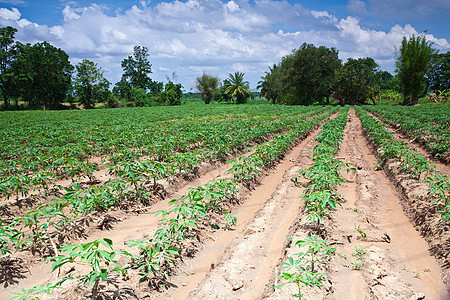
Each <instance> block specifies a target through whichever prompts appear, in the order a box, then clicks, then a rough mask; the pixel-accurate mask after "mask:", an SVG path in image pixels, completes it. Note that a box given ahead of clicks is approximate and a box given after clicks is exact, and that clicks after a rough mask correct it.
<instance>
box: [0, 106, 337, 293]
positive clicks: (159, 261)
mask: <svg viewBox="0 0 450 300" xmlns="http://www.w3.org/2000/svg"><path fill="white" fill-rule="evenodd" d="M334 111H335V110H329V111H326V112H324V113H322V114H320V115H318V116H316V117H314V118H312V119H311V120H302V121H300V122H298V123H296V124H295V125H293V126H292V129H290V130H288V131H286V132H284V133H282V134H279V135H276V136H274V139H273V141H268V142H265V143H263V144H261V145H259V146H257V147H256V148H257V149H255V152H254V154H252V155H254V157H256V156H257V157H258V158H259V159H260V161H261V162H264V164H262V163H259V164H258V168H263V167H264V166H269V165H271V164H273V163H274V162H275V161H276V160H278V159H279V158H280V157H281V155H282V154H283V153H284V152H285V151H287V149H289V148H290V147H291V146H292V145H293V144H294V143H295V142H296V140H297V139H298V138H300V137H304V136H305V135H306V134H307V133H308V132H309V131H310V130H311V129H312V127H314V126H315V125H316V124H317V122H319V121H320V120H322V119H323V118H326V117H327V116H329V115H330V114H331V113H333V112H334ZM255 161H256V159H255ZM242 168H246V167H245V166H238V165H236V164H233V167H232V168H231V169H230V170H229V171H228V172H229V173H232V174H233V178H234V180H231V179H217V180H214V181H211V182H209V183H208V184H206V185H204V186H200V187H196V188H192V189H190V190H189V192H188V193H187V194H186V195H184V196H182V197H180V198H179V199H174V200H171V201H170V203H169V204H170V208H169V209H167V210H163V211H157V212H155V214H157V215H161V216H162V218H161V219H160V224H161V226H160V227H159V229H158V230H157V231H156V232H155V233H154V235H153V237H151V238H148V239H145V240H133V241H129V242H128V245H129V246H130V247H138V250H139V255H133V254H131V253H130V252H128V251H123V250H119V251H114V250H113V241H112V240H109V239H100V240H96V241H94V242H90V243H80V244H66V245H64V246H62V247H60V248H59V251H57V250H55V251H53V253H57V254H58V253H60V255H56V256H55V257H52V258H49V259H50V260H53V261H54V262H53V265H52V269H53V270H58V269H60V268H61V267H62V266H63V265H64V264H66V263H72V262H82V263H85V264H87V265H89V266H90V267H91V269H90V271H89V272H88V273H86V274H84V275H82V276H81V278H79V281H80V282H81V283H83V284H85V285H87V284H92V297H93V298H95V295H96V294H97V292H98V287H99V282H100V281H101V280H107V279H108V278H109V274H111V273H112V272H117V273H121V274H125V273H126V272H128V271H129V270H130V269H137V270H138V272H139V274H140V276H141V280H143V281H148V282H149V284H150V286H153V287H155V288H158V287H160V286H161V285H164V284H165V283H166V282H167V280H168V279H169V276H170V274H171V272H172V270H173V266H174V265H176V264H177V263H178V261H179V260H180V258H181V256H182V251H185V252H188V251H189V249H186V247H188V246H186V243H184V242H185V241H186V240H187V239H190V240H199V239H200V238H199V236H198V234H199V230H200V229H199V228H198V225H199V224H204V223H205V222H211V220H212V219H211V214H212V213H214V214H217V213H218V214H219V215H223V216H224V224H225V227H230V226H232V225H233V224H235V222H236V218H235V217H233V216H232V215H231V214H230V212H229V210H228V209H227V206H228V205H229V204H230V201H232V199H233V198H234V196H235V195H236V193H237V191H238V190H237V186H238V185H239V184H240V182H239V181H240V180H241V179H242V178H241V177H240V176H234V174H235V173H239V174H243V173H245V172H246V171H245V170H243V169H242ZM127 172H128V171H127ZM127 172H124V176H129V173H127ZM126 174H128V175H126ZM77 193H78V192H77V191H76V190H75V189H74V190H73V191H68V193H66V195H65V197H63V199H61V200H64V201H67V203H71V204H70V209H65V210H64V209H63V210H62V211H78V210H80V208H81V207H82V206H83V205H85V204H84V203H86V201H84V200H83V199H82V198H80V197H78V196H76V195H77ZM83 195H84V194H83ZM74 199H75V200H76V201H74ZM80 200H81V201H80ZM55 202H57V201H55ZM76 203H81V204H76ZM77 205H78V206H77ZM45 227H46V229H48V227H49V226H48V225H45ZM2 228H5V227H2ZM47 237H48V235H47ZM101 248H103V249H101ZM119 256H126V257H128V258H129V262H128V263H127V264H126V265H119V263H118V259H117V257H119ZM69 279H72V275H71V274H68V275H67V276H66V277H64V278H63V279H62V280H60V281H58V282H56V283H54V284H48V285H45V286H40V287H35V288H32V289H30V290H22V292H21V293H16V295H17V298H19V297H22V296H28V295H34V294H35V293H50V291H51V290H52V289H54V288H57V287H59V286H60V285H61V284H62V282H64V281H66V280H69Z"/></svg>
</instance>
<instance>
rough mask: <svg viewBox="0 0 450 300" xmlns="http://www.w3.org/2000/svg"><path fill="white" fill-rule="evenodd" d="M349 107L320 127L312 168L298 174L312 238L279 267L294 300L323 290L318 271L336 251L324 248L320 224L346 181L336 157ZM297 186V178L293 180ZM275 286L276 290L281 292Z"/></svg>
mask: <svg viewBox="0 0 450 300" xmlns="http://www.w3.org/2000/svg"><path fill="white" fill-rule="evenodd" d="M348 110H349V107H344V108H342V110H341V112H340V114H339V115H338V116H337V117H336V118H334V119H331V120H329V121H327V122H325V123H324V124H323V126H322V130H321V131H320V132H319V134H318V136H317V137H316V141H317V145H316V146H315V147H314V151H313V165H311V166H310V167H309V168H307V169H302V170H300V171H299V172H298V173H299V175H301V176H302V177H304V178H305V179H307V180H308V185H307V187H306V189H305V190H304V193H303V194H302V196H301V197H302V198H303V200H305V202H306V205H305V213H306V214H307V219H308V220H310V221H311V224H312V226H311V227H312V231H313V232H315V234H314V235H308V236H307V237H306V238H305V239H303V240H298V241H296V242H295V245H296V246H298V247H299V252H298V253H295V254H294V255H293V256H289V257H288V260H287V262H283V263H282V267H281V269H282V270H283V271H282V273H281V275H280V277H281V278H283V279H284V280H286V282H290V283H295V284H296V285H297V288H298V293H297V294H296V295H294V296H296V297H298V298H299V299H302V297H303V294H302V288H303V286H306V287H313V286H319V287H320V286H322V285H323V281H324V280H325V278H326V275H325V273H324V272H323V271H321V270H323V268H321V266H322V265H324V264H326V261H327V259H328V258H329V257H330V256H331V255H333V254H334V253H335V251H336V248H332V247H330V246H328V245H327V241H326V239H321V238H320V236H321V235H323V228H322V226H321V221H322V220H323V219H324V218H326V217H328V216H329V215H330V214H331V213H333V212H334V210H335V208H336V206H337V205H340V202H339V200H340V198H341V196H340V195H339V194H338V192H337V190H336V187H337V186H338V185H342V183H343V182H344V181H345V180H344V179H343V178H342V176H341V169H342V168H343V167H345V168H347V171H349V170H350V169H349V167H350V165H349V164H346V163H344V162H342V161H341V160H339V159H337V158H336V157H335V156H336V154H337V153H338V152H339V145H340V144H341V142H342V140H343V137H344V128H345V126H346V124H347V115H348ZM294 181H296V182H297V178H294ZM283 284H284V283H282V284H281V285H280V286H276V287H275V288H280V287H281V286H282V285H283Z"/></svg>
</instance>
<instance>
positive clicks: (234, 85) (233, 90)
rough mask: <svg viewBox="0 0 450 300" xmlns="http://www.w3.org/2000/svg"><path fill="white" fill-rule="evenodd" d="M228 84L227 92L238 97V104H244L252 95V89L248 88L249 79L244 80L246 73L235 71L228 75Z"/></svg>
mask: <svg viewBox="0 0 450 300" xmlns="http://www.w3.org/2000/svg"><path fill="white" fill-rule="evenodd" d="M228 81H229V83H228V85H227V86H226V89H225V93H227V94H229V95H231V96H232V97H234V98H235V99H236V103H237V104H242V103H245V102H246V101H247V99H248V98H249V97H250V91H249V90H248V85H249V82H248V81H244V73H242V72H235V73H234V74H230V75H229V76H228Z"/></svg>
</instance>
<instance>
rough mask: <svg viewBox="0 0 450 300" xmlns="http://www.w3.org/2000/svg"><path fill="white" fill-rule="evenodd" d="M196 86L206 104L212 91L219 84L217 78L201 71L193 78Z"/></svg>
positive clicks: (210, 97) (209, 100)
mask: <svg viewBox="0 0 450 300" xmlns="http://www.w3.org/2000/svg"><path fill="white" fill-rule="evenodd" d="M195 82H196V88H197V90H199V91H200V93H201V95H202V99H203V101H205V103H206V104H209V103H210V102H211V99H212V96H213V92H214V91H215V90H216V89H217V87H218V86H219V78H217V77H214V76H211V75H210V74H206V73H203V75H202V76H199V77H197V78H196V79H195Z"/></svg>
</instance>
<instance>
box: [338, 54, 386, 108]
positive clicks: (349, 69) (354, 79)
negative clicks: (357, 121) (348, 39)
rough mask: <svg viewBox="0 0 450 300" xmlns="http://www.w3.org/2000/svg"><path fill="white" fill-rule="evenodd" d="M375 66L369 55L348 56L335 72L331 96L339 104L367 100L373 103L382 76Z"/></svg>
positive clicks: (363, 102)
mask: <svg viewBox="0 0 450 300" xmlns="http://www.w3.org/2000/svg"><path fill="white" fill-rule="evenodd" d="M377 68H378V65H377V63H376V62H375V61H374V60H373V59H372V58H370V57H366V58H358V59H353V58H349V59H348V60H347V62H345V64H344V65H343V66H342V67H341V68H340V69H339V70H338V72H337V80H336V85H335V89H334V94H333V98H335V99H336V100H338V102H339V104H341V105H345V104H351V105H356V104H365V103H367V101H368V100H371V101H372V102H374V103H375V97H376V96H377V94H378V93H379V83H380V82H381V76H382V74H379V73H378V70H377ZM388 74H389V73H388ZM389 75H390V74H389ZM384 76H385V77H387V76H386V75H384ZM391 77H392V76H391ZM385 80H388V79H387V78H385ZM385 83H386V82H385Z"/></svg>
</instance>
